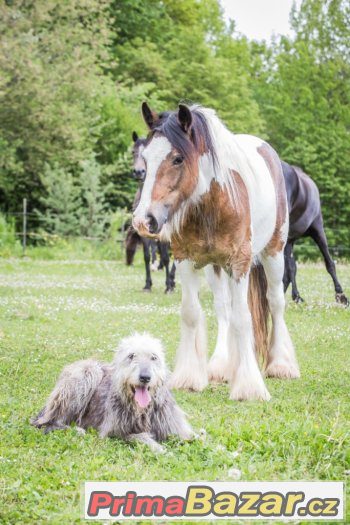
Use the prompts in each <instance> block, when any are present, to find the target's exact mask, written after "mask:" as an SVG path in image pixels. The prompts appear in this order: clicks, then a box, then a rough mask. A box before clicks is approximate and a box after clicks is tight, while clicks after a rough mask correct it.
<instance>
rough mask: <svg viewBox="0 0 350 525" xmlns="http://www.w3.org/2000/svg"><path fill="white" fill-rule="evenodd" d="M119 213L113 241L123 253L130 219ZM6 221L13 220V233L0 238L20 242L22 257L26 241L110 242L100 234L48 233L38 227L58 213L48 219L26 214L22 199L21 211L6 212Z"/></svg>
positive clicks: (26, 245) (26, 209)
mask: <svg viewBox="0 0 350 525" xmlns="http://www.w3.org/2000/svg"><path fill="white" fill-rule="evenodd" d="M119 211H120V213H121V218H120V223H121V225H120V228H119V229H118V231H117V233H116V235H115V236H114V239H113V241H114V242H116V244H117V245H120V248H121V252H123V251H124V246H125V238H126V233H127V227H128V219H129V218H130V214H129V213H128V212H127V211H125V210H119ZM3 215H4V216H5V217H6V219H7V220H9V219H10V218H12V217H13V218H14V219H15V226H16V230H15V231H7V232H6V231H0V237H2V238H6V237H13V235H15V237H16V238H17V239H19V240H20V242H21V245H22V250H23V255H25V254H26V249H27V247H28V241H33V243H34V242H38V241H43V243H45V242H47V241H49V240H51V241H58V240H60V239H66V240H71V241H74V240H77V239H80V240H84V241H94V242H105V241H108V240H110V237H109V236H107V235H106V234H101V235H97V236H91V235H74V234H72V235H65V234H61V233H60V234H58V233H50V232H48V231H46V230H45V229H44V228H41V227H40V223H47V220H48V218H52V219H54V218H59V217H60V216H61V215H60V214H58V213H51V214H50V215H49V217H46V216H45V217H41V216H40V215H38V214H37V213H35V212H28V202H27V199H23V209H22V211H21V212H8V213H4V214H3ZM19 228H20V229H19Z"/></svg>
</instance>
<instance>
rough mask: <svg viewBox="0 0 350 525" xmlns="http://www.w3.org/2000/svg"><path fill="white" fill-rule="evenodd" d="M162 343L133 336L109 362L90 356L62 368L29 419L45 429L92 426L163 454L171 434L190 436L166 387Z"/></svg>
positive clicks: (180, 413)
mask: <svg viewBox="0 0 350 525" xmlns="http://www.w3.org/2000/svg"><path fill="white" fill-rule="evenodd" d="M167 375H168V374H167V370H166V366H165V362H164V354H163V349H162V345H161V343H160V341H159V340H158V339H154V338H153V337H151V336H150V335H148V334H135V335H133V336H131V337H128V338H125V339H123V340H122V341H121V343H120V345H119V347H118V350H117V352H116V355H115V358H114V360H113V362H112V363H111V364H105V363H100V362H98V361H95V360H93V359H87V360H85V361H78V362H76V363H73V364H71V365H68V366H67V367H65V368H64V370H63V371H62V373H61V376H60V377H59V379H58V382H57V384H56V386H55V388H54V390H53V391H52V393H51V395H50V396H49V399H48V401H47V403H46V406H45V407H44V408H43V410H41V412H40V413H39V414H38V415H37V417H36V418H34V419H33V420H32V421H31V423H32V424H33V425H34V426H36V427H38V428H42V427H44V428H45V432H49V431H51V430H57V429H62V428H67V426H68V425H70V423H72V422H75V423H76V424H77V426H78V427H80V428H82V429H86V428H88V427H93V428H96V429H97V430H98V431H99V433H100V436H101V437H106V436H116V437H119V438H122V439H125V440H128V441H130V440H137V441H141V442H143V443H146V444H147V445H149V446H150V447H151V448H152V450H154V451H159V452H161V451H162V450H163V449H162V447H161V445H159V443H157V442H159V441H163V440H165V439H167V437H168V436H170V435H178V436H179V437H180V438H181V439H185V440H188V439H192V438H193V437H194V433H193V431H192V429H191V427H190V426H189V424H188V422H187V421H186V417H185V414H184V412H183V411H182V410H181V409H180V408H179V407H178V406H177V404H176V402H175V400H174V398H173V397H172V395H171V393H170V391H169V389H168V387H167Z"/></svg>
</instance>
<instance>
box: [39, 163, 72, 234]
mask: <svg viewBox="0 0 350 525" xmlns="http://www.w3.org/2000/svg"><path fill="white" fill-rule="evenodd" d="M41 182H42V185H43V187H44V188H45V190H46V193H45V195H43V196H42V197H40V201H41V204H42V205H43V208H44V210H45V212H44V213H41V212H40V211H39V210H38V212H37V213H38V217H39V219H40V222H41V224H42V226H43V227H44V228H45V229H47V231H49V232H53V233H56V234H57V235H63V236H67V235H74V234H75V233H76V232H77V231H78V227H79V221H78V210H79V208H80V203H81V200H80V199H81V197H80V189H79V187H78V186H77V184H76V182H75V181H74V178H73V175H72V174H71V173H69V172H68V171H66V170H65V169H64V168H60V167H59V166H58V165H55V166H54V167H53V168H51V167H50V166H49V165H46V166H45V171H44V174H43V176H42V177H41Z"/></svg>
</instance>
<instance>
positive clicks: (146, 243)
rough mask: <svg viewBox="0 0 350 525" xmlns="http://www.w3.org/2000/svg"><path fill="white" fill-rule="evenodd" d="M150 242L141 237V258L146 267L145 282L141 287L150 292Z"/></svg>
mask: <svg viewBox="0 0 350 525" xmlns="http://www.w3.org/2000/svg"><path fill="white" fill-rule="evenodd" d="M150 244H151V241H150V240H149V239H145V237H142V246H143V258H144V261H145V268H146V284H145V286H144V288H143V290H144V291H145V292H150V291H151V288H152V279H151V269H150V261H151V258H150Z"/></svg>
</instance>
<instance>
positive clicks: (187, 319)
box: [170, 261, 208, 391]
mask: <svg viewBox="0 0 350 525" xmlns="http://www.w3.org/2000/svg"><path fill="white" fill-rule="evenodd" d="M177 268H178V272H179V275H180V279H181V285H182V304H181V340H180V344H179V347H178V349H177V352H176V363H175V370H174V372H173V375H172V377H171V379H170V385H171V386H172V387H173V388H185V389H188V390H197V391H200V390H203V388H205V387H206V386H207V384H208V375H207V343H206V325H205V317H204V313H203V310H202V308H201V305H200V302H199V297H198V293H199V288H200V280H199V275H198V272H196V271H195V270H194V269H193V265H192V263H191V262H190V261H183V262H181V263H179V264H178V267H177Z"/></svg>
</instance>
